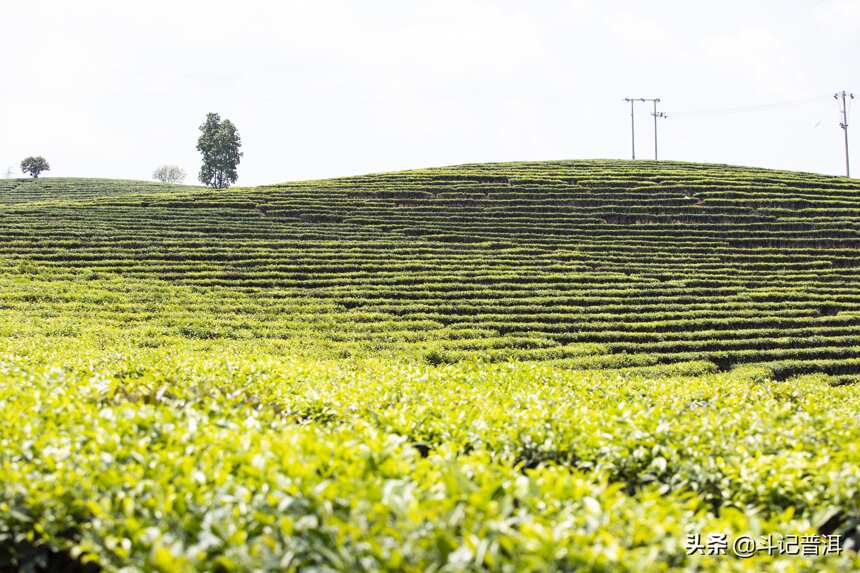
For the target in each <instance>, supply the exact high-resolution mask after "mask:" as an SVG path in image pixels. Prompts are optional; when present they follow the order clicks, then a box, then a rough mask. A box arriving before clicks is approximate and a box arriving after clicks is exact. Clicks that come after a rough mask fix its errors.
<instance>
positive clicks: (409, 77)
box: [0, 0, 860, 185]
mask: <svg viewBox="0 0 860 573" xmlns="http://www.w3.org/2000/svg"><path fill="white" fill-rule="evenodd" d="M0 22H2V23H3V31H2V33H0V50H2V52H0V53H3V54H5V55H6V57H5V58H3V59H2V70H0V71H2V76H1V77H2V83H0V85H2V89H0V176H2V175H3V174H5V172H6V168H7V166H17V165H18V164H19V163H20V161H21V159H23V158H24V157H25V156H28V155H44V156H45V157H46V158H47V159H48V160H49V161H50V164H51V172H50V173H48V174H47V175H52V176H87V177H119V178H129V179H148V178H150V176H151V173H152V171H153V170H154V168H155V167H157V166H158V165H160V164H164V163H175V164H178V165H180V166H182V167H183V168H184V169H185V170H186V171H188V173H189V181H192V180H196V175H197V170H198V169H199V159H198V154H197V151H196V150H195V145H196V139H197V136H198V126H199V125H200V124H201V123H202V121H203V119H204V117H205V115H206V113H207V112H210V111H214V112H218V113H220V114H221V115H222V117H226V118H229V119H231V120H232V121H233V122H234V123H235V124H236V125H237V127H238V129H239V132H240V134H241V136H242V139H243V143H244V145H243V150H244V152H245V156H244V158H243V160H242V164H241V165H240V167H239V176H240V181H239V182H240V183H241V184H245V185H255V184H265V183H274V182H279V181H287V180H297V179H309V178H324V177H331V176H338V175H349V174H360V173H367V172H378V171H387V170H398V169H409V168H416V167H429V166H438V165H449V164H457V163H465V162H477V161H511V160H544V159H580V158H629V156H630V117H629V108H628V107H627V105H626V104H625V103H624V101H623V98H624V97H627V96H632V97H660V98H662V99H663V102H662V104H661V107H660V109H661V110H662V111H665V112H667V113H668V114H669V117H668V118H667V119H665V120H661V122H660V132H659V135H660V158H661V159H679V160H690V161H703V162H715V163H732V164H741V165H754V166H764V167H775V168H785V169H794V170H804V171H816V172H821V173H832V174H842V173H843V172H844V156H843V143H842V130H841V129H839V126H838V123H839V116H838V109H839V108H838V106H837V103H836V102H835V101H834V100H833V93H834V92H836V91H837V90H842V89H846V90H854V91H855V92H856V93H857V95H858V96H860V65H858V64H860V0H772V1H758V2H757V1H754V0H739V1H734V0H722V1H720V2H691V1H689V0H679V1H661V0H654V1H651V2H638V1H637V2H634V1H626V2H622V1H607V0H601V1H598V0H594V1H588V0H565V1H562V0H559V1H551V0H535V1H531V2H526V1H522V0H518V1H510V2H508V1H501V0H499V1H490V0H451V1H429V0H428V1H417V0H416V1H410V0H390V1H388V0H386V1H383V0H352V1H328V0H306V1H275V0H268V1H264V0H242V1H236V0H230V1H222V0H205V1H203V0H201V1H186V0H170V1H162V0H147V1H145V2H144V1H118V0H104V1H96V0H76V1H69V0H0ZM791 102H794V103H791ZM857 103H860V100H857ZM774 104H776V105H774ZM765 105H768V106H770V107H761V108H754V109H747V106H765ZM649 106H650V104H647V105H646V104H638V106H637V110H636V111H637V118H636V119H637V121H636V128H637V138H636V144H637V157H642V158H651V157H653V124H652V118H651V117H650V115H649V113H650V107H649ZM737 108H741V109H737ZM857 109H860V107H857ZM708 110H723V111H708ZM732 110H734V111H732ZM849 123H852V122H851V118H849ZM849 134H855V135H853V140H854V141H855V145H854V149H855V151H854V153H852V157H853V158H854V159H855V166H856V167H855V176H856V175H860V152H858V151H857V150H860V121H858V122H853V123H852V131H850V132H849Z"/></svg>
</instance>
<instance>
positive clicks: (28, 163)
mask: <svg viewBox="0 0 860 573" xmlns="http://www.w3.org/2000/svg"><path fill="white" fill-rule="evenodd" d="M50 169H51V166H50V165H48V161H47V160H46V159H45V158H44V157H42V156H37V157H28V158H26V159H25V160H24V161H22V162H21V171H23V172H24V173H28V174H29V175H30V176H31V177H33V178H38V177H39V174H40V173H41V172H42V171H50Z"/></svg>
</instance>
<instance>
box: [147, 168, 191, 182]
mask: <svg viewBox="0 0 860 573" xmlns="http://www.w3.org/2000/svg"><path fill="white" fill-rule="evenodd" d="M152 178H153V179H157V180H159V181H161V182H162V183H174V184H175V183H182V182H183V181H184V180H185V171H183V170H182V168H181V167H177V166H176V165H162V166H161V167H159V168H158V169H156V170H155V172H153V174H152Z"/></svg>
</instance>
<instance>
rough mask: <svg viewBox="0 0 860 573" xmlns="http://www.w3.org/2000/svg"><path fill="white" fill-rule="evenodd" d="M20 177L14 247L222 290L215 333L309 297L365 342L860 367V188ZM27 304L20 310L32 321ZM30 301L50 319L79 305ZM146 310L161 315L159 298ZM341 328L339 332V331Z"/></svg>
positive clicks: (628, 166) (6, 216) (738, 173)
mask: <svg viewBox="0 0 860 573" xmlns="http://www.w3.org/2000/svg"><path fill="white" fill-rule="evenodd" d="M6 185H7V187H4V188H2V189H0V201H2V205H3V207H2V211H0V249H2V250H0V257H2V258H3V259H4V260H6V261H7V262H8V263H11V264H25V265H31V266H32V267H33V268H39V269H43V271H44V273H43V279H44V278H46V277H50V280H67V279H71V278H74V277H79V276H82V275H83V274H86V273H90V276H100V277H108V276H111V277H122V278H124V279H156V280H158V281H162V283H163V284H161V286H162V287H163V286H164V285H183V286H187V287H195V290H196V291H197V292H200V289H212V288H213V287H218V290H219V293H220V294H219V296H221V297H227V298H228V299H229V301H230V302H229V304H228V306H226V307H222V309H223V310H224V311H225V312H224V313H220V314H222V316H220V317H219V324H218V325H217V326H215V325H213V331H212V332H208V331H207V327H205V326H203V325H200V324H198V326H199V327H200V328H198V330H199V332H197V335H198V336H202V337H210V338H211V337H215V338H218V337H221V336H223V335H227V336H235V335H236V333H241V336H244V337H249V338H262V339H267V340H271V339H275V340H277V339H279V338H283V336H282V334H285V333H286V332H288V331H291V330H293V329H294V328H293V327H294V326H295V325H294V324H293V323H294V322H295V321H292V320H291V318H290V315H289V312H281V311H282V310H284V309H286V308H287V307H286V306H285V307H284V309H281V308H279V305H280V304H286V305H287V306H288V305H289V303H286V302H284V301H286V300H287V298H284V297H287V294H289V298H290V299H291V298H295V297H300V298H301V299H309V300H310V301H312V304H316V305H320V306H322V307H324V308H325V309H326V310H325V312H324V313H318V314H316V315H315V316H313V317H308V318H307V320H305V319H302V320H301V321H299V322H307V321H308V320H309V321H311V322H313V323H321V325H320V326H319V327H316V326H315V328H316V329H317V330H320V333H321V336H322V337H323V338H325V339H327V340H331V341H333V342H334V343H336V344H340V343H343V345H344V347H346V348H348V349H350V351H352V350H354V349H368V348H370V349H373V350H384V349H393V350H396V351H398V352H399V351H402V350H403V349H404V348H406V349H407V350H414V351H415V352H417V353H418V354H419V355H423V356H424V357H425V358H426V359H428V360H430V361H432V362H454V361H458V360H460V359H462V358H464V357H469V356H480V357H481V358H483V359H485V360H504V359H508V358H517V359H536V360H552V361H554V362H556V363H558V364H560V365H565V366H568V367H571V368H603V367H628V366H636V367H641V366H651V365H655V364H676V363H677V364H682V363H691V362H696V364H697V366H696V367H699V366H700V363H698V362H697V361H701V360H706V361H710V362H712V363H714V365H716V367H717V368H718V369H720V370H727V369H730V368H732V367H733V366H736V365H738V364H747V363H767V364H769V365H771V366H772V367H773V368H774V369H775V372H776V374H777V376H779V377H785V376H787V375H790V374H794V373H799V372H815V371H823V372H829V373H832V374H838V375H846V374H856V373H858V372H860V283H858V281H857V280H856V277H857V267H858V265H860V254H858V246H860V202H858V197H860V183H858V182H857V181H856V180H847V179H842V178H834V177H824V176H815V175H810V174H801V173H786V172H775V171H766V170H755V169H742V168H733V167H726V166H719V165H695V164H673V163H660V164H652V163H648V162H641V163H630V162H608V161H603V162H597V161H593V162H550V163H519V164H488V165H464V166H460V167H453V168H441V169H427V170H419V171H406V172H401V173H390V174H381V175H369V176H363V177H350V178H343V179H335V180H327V181H312V182H305V183H297V184H285V185H277V186H270V187H263V188H257V189H230V190H227V191H218V192H216V191H209V190H201V189H199V188H197V189H194V188H182V189H176V190H174V189H168V190H165V188H164V187H163V186H161V187H160V186H158V185H154V184H141V183H129V182H111V181H92V180H62V179H45V180H39V181H38V182H26V183H23V184H21V185H20V186H14V187H11V188H10V187H9V186H8V185H9V184H8V183H7V184H6ZM261 293H263V294H265V296H266V297H269V298H271V297H274V298H275V299H276V300H267V301H265V312H266V313H268V314H267V317H266V319H265V320H264V321H260V320H255V319H254V318H252V315H253V316H254V317H258V316H259V314H258V311H259V310H260V308H259V303H258V298H259V295H260V294H261ZM276 293H280V294H277V295H276ZM9 296H10V294H7V297H9ZM237 297H242V300H241V301H240V300H238V298H237ZM15 300H16V299H15V296H14V295H11V300H10V301H9V302H10V304H9V305H6V312H17V311H16V309H15V307H16V305H15V304H14V303H15ZM34 302H35V303H36V304H34ZM25 303H26V306H27V309H26V310H27V313H28V314H34V315H38V313H40V312H41V313H48V314H51V313H55V312H57V311H58V305H60V306H62V305H63V304H66V303H69V304H71V303H70V301H62V300H55V299H51V300H43V301H32V300H27V301H25ZM93 304H94V305H96V306H97V305H98V303H93ZM225 304H227V303H225ZM74 305H75V306H74V312H76V313H83V314H84V315H86V314H87V313H89V312H91V311H92V312H95V311H96V310H97V309H96V307H95V306H93V307H88V306H87V303H86V301H77V300H76V301H74ZM230 305H233V306H230ZM249 305H250V306H249ZM228 310H229V312H226V311H228ZM186 312H187V314H186V316H187V317H189V319H190V318H191V317H194V316H196V317H197V318H198V319H199V317H200V314H199V312H198V309H197V308H194V307H193V306H191V307H188V308H187V310H186ZM127 313H128V314H127V315H126V316H125V317H124V318H123V320H124V321H127V320H130V319H134V320H135V321H146V320H148V319H150V318H151V313H150V312H149V311H148V310H147V309H146V308H143V307H139V306H138V307H130V308H128V309H127ZM225 314H226V315H225ZM174 319H175V320H180V317H179V316H174ZM332 321H333V322H334V323H337V329H336V332H328V331H327V330H326V327H325V324H326V323H329V324H330V323H332ZM197 322H198V323H199V320H197ZM186 326H187V325H186ZM193 330H194V329H193V328H192V327H191V326H189V327H188V328H186V331H187V332H192V331H193Z"/></svg>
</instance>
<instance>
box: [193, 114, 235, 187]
mask: <svg viewBox="0 0 860 573" xmlns="http://www.w3.org/2000/svg"><path fill="white" fill-rule="evenodd" d="M240 147H242V139H241V138H240V137H239V131H238V130H237V129H236V126H235V125H233V123H232V122H231V121H230V120H229V119H225V120H224V121H221V117H220V116H219V115H218V114H217V113H209V114H207V115H206V121H205V122H204V123H203V125H201V126H200V139H198V140H197V150H198V151H199V152H200V153H201V155H202V156H203V165H202V166H201V167H200V181H201V182H202V183H204V184H206V185H208V186H209V187H214V188H215V189H224V188H226V187H229V186H230V184H231V183H235V182H236V180H237V179H238V178H239V175H238V174H237V172H236V168H237V167H238V165H239V161H241V159H242V152H241V151H239V148H240Z"/></svg>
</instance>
